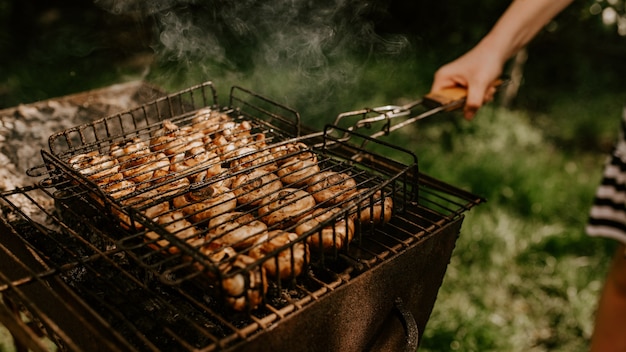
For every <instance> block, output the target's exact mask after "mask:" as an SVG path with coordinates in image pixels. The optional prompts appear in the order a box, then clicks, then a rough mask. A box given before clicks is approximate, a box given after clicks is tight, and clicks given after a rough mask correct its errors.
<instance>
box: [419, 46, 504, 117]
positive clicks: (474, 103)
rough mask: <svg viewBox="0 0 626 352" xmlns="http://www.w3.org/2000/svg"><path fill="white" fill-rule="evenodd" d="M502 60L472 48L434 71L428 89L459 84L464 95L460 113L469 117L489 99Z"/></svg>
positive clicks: (491, 97) (438, 88)
mask: <svg viewBox="0 0 626 352" xmlns="http://www.w3.org/2000/svg"><path fill="white" fill-rule="evenodd" d="M503 64H504V63H503V62H501V60H497V59H496V58H495V57H494V56H493V55H491V54H490V53H489V52H488V51H484V50H481V49H480V48H475V49H473V50H471V51H469V52H467V53H466V54H465V55H463V56H461V57H459V58H458V59H456V60H454V61H452V62H450V63H448V64H446V65H444V66H441V68H439V69H438V70H437V72H435V76H434V81H433V84H432V87H431V92H436V91H439V90H442V89H444V88H450V87H463V88H466V89H467V98H466V101H465V106H464V108H463V116H464V117H465V119H467V120H472V119H473V118H474V116H475V115H476V112H477V111H478V109H480V107H481V106H483V104H485V103H486V102H489V101H491V100H493V96H494V94H495V92H496V87H495V86H494V84H493V82H495V81H496V80H497V79H498V77H499V76H500V75H501V73H502V67H503Z"/></svg>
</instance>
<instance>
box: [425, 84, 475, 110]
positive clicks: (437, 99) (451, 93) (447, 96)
mask: <svg viewBox="0 0 626 352" xmlns="http://www.w3.org/2000/svg"><path fill="white" fill-rule="evenodd" d="M465 98H467V89H466V88H463V87H450V88H444V89H441V90H438V91H436V92H430V93H428V94H426V96H424V102H425V103H426V104H427V105H432V106H444V105H448V104H451V103H454V102H457V101H462V100H465ZM461 106H462V105H461V104H459V105H458V106H456V105H455V106H453V107H451V108H450V109H446V111H450V110H454V109H456V108H459V107H461Z"/></svg>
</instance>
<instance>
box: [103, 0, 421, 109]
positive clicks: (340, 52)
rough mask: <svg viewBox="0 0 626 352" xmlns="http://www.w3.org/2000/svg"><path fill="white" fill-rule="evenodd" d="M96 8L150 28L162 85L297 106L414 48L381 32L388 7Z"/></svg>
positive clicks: (284, 2)
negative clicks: (234, 89) (372, 60)
mask: <svg viewBox="0 0 626 352" xmlns="http://www.w3.org/2000/svg"><path fill="white" fill-rule="evenodd" d="M95 1H96V4H98V5H99V6H101V7H102V8H104V9H106V10H108V11H110V12H112V13H118V14H120V13H127V14H134V15H135V16H143V18H145V19H146V21H147V20H150V21H152V23H153V24H154V27H155V29H154V30H155V36H154V37H155V41H154V43H153V48H154V50H155V54H156V56H157V57H156V61H155V62H156V63H157V65H159V64H160V65H162V66H163V67H156V68H155V69H154V71H158V72H159V73H158V75H159V77H158V79H159V80H161V81H162V80H164V79H165V80H175V81H176V82H180V84H182V85H191V84H195V83H199V82H200V81H204V80H212V81H214V82H215V83H216V85H217V86H218V87H219V86H221V85H223V86H225V85H228V86H231V85H235V84H238V85H242V86H245V87H248V88H250V89H252V90H255V91H259V92H263V93H267V94H268V95H269V96H271V97H274V98H276V99H282V100H281V101H282V102H285V103H286V104H291V105H292V106H293V105H294V104H296V105H298V104H300V105H305V104H306V103H309V102H319V101H321V100H324V99H330V98H331V97H332V96H333V94H334V91H335V90H337V89H350V87H352V86H353V85H355V84H356V83H357V81H358V77H359V75H360V69H361V64H362V62H363V61H365V60H367V57H369V56H371V55H372V53H380V54H381V55H398V54H401V53H402V52H404V51H406V50H407V49H408V48H409V43H408V40H406V38H403V37H402V36H395V37H394V36H388V37H382V36H380V35H379V34H377V33H376V31H375V23H374V21H375V20H376V19H377V16H384V15H385V5H386V4H385V3H384V2H383V1H384V0H378V1H374V0H370V1H367V0H366V1H349V0H326V1H312V0H279V1H256V0H221V1H200V0H196V1H194V0H168V1H142V0H95ZM355 58H357V60H355ZM164 67H166V68H164ZM224 88H228V87H224ZM303 100H307V101H306V102H303Z"/></svg>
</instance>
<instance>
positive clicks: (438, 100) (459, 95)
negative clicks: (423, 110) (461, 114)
mask: <svg viewBox="0 0 626 352" xmlns="http://www.w3.org/2000/svg"><path fill="white" fill-rule="evenodd" d="M503 83H504V81H503V80H501V79H498V80H496V81H495V82H493V84H492V86H493V87H495V88H498V87H500V86H501V85H502V84H503ZM465 98H467V88H465V87H450V88H444V89H441V90H438V91H436V92H430V93H428V94H426V95H425V96H424V103H425V104H426V105H427V106H433V107H437V106H446V105H450V104H452V103H455V102H458V103H459V104H453V105H452V106H450V108H448V109H445V110H444V111H452V110H455V109H458V108H460V107H461V106H463V104H461V103H462V102H463V101H465Z"/></svg>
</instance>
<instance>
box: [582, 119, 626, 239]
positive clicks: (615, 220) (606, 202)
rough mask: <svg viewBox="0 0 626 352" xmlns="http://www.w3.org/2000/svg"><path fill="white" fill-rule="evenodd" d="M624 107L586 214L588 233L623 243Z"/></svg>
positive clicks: (625, 203) (625, 215) (625, 191)
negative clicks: (609, 153)
mask: <svg viewBox="0 0 626 352" xmlns="http://www.w3.org/2000/svg"><path fill="white" fill-rule="evenodd" d="M625 136H626V108H624V110H623V112H622V123H621V129H620V134H619V138H618V140H617V143H616V144H615V147H614V148H613V152H612V153H611V156H610V158H609V160H608V161H607V163H606V165H605V167H604V173H603V176H602V183H601V184H600V186H598V189H597V190H596V195H595V199H594V201H593V205H592V207H591V211H590V214H589V222H588V224H587V228H586V231H587V234H589V235H590V236H597V237H606V238H612V239H614V240H617V241H620V242H622V243H625V244H626V139H625Z"/></svg>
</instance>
